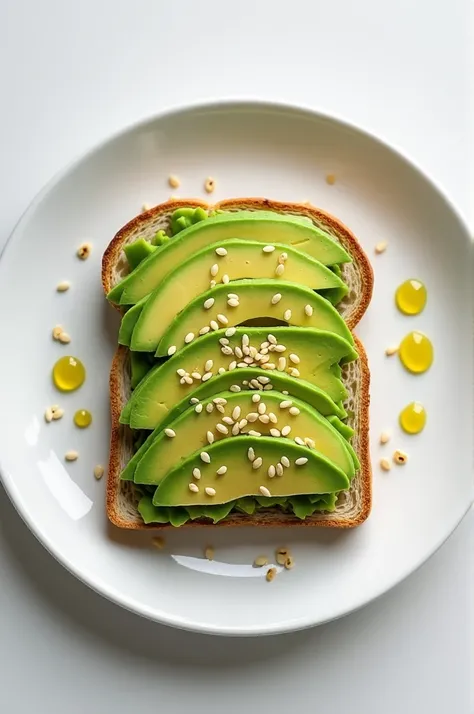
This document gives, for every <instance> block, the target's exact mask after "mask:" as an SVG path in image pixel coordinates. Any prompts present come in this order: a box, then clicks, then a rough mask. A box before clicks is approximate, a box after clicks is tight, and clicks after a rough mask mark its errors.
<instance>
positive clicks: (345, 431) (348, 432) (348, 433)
mask: <svg viewBox="0 0 474 714" xmlns="http://www.w3.org/2000/svg"><path fill="white" fill-rule="evenodd" d="M328 422H330V423H331V424H332V425H333V427H334V428H335V429H337V430H338V432H339V433H340V434H341V435H342V436H343V437H344V439H347V440H348V441H350V439H352V437H353V436H354V429H352V427H350V426H349V425H348V424H346V423H345V422H343V421H341V420H340V419H339V417H338V416H337V415H335V414H332V415H329V416H328Z"/></svg>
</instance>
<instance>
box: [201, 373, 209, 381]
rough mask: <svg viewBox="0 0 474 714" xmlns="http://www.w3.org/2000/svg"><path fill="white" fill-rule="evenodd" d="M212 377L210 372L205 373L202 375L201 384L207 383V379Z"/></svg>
mask: <svg viewBox="0 0 474 714" xmlns="http://www.w3.org/2000/svg"><path fill="white" fill-rule="evenodd" d="M211 377H212V372H206V373H205V374H203V375H202V380H201V381H202V382H207V380H208V379H210V378H211Z"/></svg>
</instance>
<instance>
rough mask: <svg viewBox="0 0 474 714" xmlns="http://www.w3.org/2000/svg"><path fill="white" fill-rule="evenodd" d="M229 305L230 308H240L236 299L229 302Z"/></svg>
mask: <svg viewBox="0 0 474 714" xmlns="http://www.w3.org/2000/svg"><path fill="white" fill-rule="evenodd" d="M227 304H228V306H229V307H239V305H240V303H239V301H238V300H236V299H235V298H231V299H230V300H227Z"/></svg>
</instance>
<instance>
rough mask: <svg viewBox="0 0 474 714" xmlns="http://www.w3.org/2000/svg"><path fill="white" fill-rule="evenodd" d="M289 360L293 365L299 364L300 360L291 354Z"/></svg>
mask: <svg viewBox="0 0 474 714" xmlns="http://www.w3.org/2000/svg"><path fill="white" fill-rule="evenodd" d="M290 360H291V361H292V362H293V364H299V363H300V358H299V357H298V355H295V354H294V353H291V355H290Z"/></svg>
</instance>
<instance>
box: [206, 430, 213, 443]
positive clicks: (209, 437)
mask: <svg viewBox="0 0 474 714" xmlns="http://www.w3.org/2000/svg"><path fill="white" fill-rule="evenodd" d="M206 437H207V443H208V444H213V443H214V434H213V433H212V431H208V432H207V434H206Z"/></svg>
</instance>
